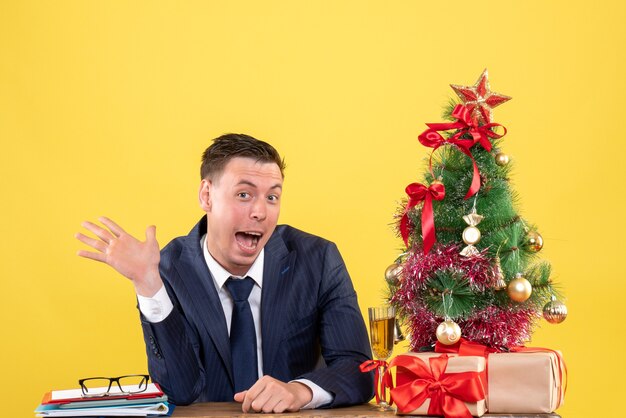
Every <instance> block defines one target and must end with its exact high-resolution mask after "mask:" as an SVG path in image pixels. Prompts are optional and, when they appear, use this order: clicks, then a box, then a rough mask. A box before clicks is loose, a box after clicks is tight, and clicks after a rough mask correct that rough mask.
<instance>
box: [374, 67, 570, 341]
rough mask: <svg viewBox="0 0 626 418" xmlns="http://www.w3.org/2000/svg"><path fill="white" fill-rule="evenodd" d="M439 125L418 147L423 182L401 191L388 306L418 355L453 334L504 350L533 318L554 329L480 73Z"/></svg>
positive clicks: (534, 240)
mask: <svg viewBox="0 0 626 418" xmlns="http://www.w3.org/2000/svg"><path fill="white" fill-rule="evenodd" d="M452 88H453V89H454V91H455V92H456V93H457V95H458V96H459V98H460V99H461V102H462V103H455V102H451V103H450V105H449V106H448V108H447V109H446V111H445V112H444V117H445V118H446V119H448V120H449V121H450V122H448V123H429V124H427V126H428V129H427V130H426V131H424V132H423V133H422V134H421V135H420V136H419V142H420V143H421V144H422V145H424V146H427V147H430V148H433V151H432V153H431V156H430V159H429V162H428V170H427V171H426V173H425V179H424V180H425V181H424V184H420V183H412V184H410V185H408V186H407V187H406V192H407V195H408V199H406V200H405V201H404V202H403V205H402V207H401V208H399V211H398V215H397V218H398V230H399V232H400V235H401V236H402V238H403V240H404V243H405V245H406V250H405V252H403V253H402V254H401V255H400V257H398V260H396V262H395V263H394V264H392V265H391V266H389V268H388V269H387V271H386V272H385V277H386V280H387V282H388V284H389V290H390V301H391V303H392V304H393V305H394V306H395V307H396V310H397V312H398V317H399V319H400V321H401V322H402V323H404V324H405V325H406V326H407V328H408V330H409V332H410V336H411V344H410V348H411V349H412V350H413V351H418V350H419V349H423V348H424V347H432V345H433V344H434V343H435V342H436V341H437V340H438V341H439V342H440V343H442V344H446V345H451V344H454V343H456V342H457V341H458V340H459V339H460V337H461V335H462V336H463V337H464V338H466V339H468V340H470V341H475V342H478V343H481V344H484V345H487V346H489V347H493V348H497V349H505V350H506V349H507V348H510V347H513V346H520V345H524V344H525V343H526V342H527V341H529V340H530V335H531V332H532V328H533V326H534V325H535V324H536V322H537V321H538V319H539V318H540V317H541V315H542V313H543V316H544V318H545V319H546V320H548V321H549V322H551V323H558V322H561V321H563V320H564V319H565V317H566V315H567V309H566V307H565V305H564V304H563V303H561V302H560V301H558V300H557V298H556V297H557V293H556V290H555V288H554V286H553V283H552V281H551V279H550V265H549V264H548V263H547V262H542V261H539V260H537V256H538V254H537V253H538V252H539V251H540V250H541V248H542V246H543V239H542V237H541V235H540V234H539V232H537V228H536V227H535V226H534V225H533V224H531V223H529V222H527V221H525V220H524V219H523V218H522V217H521V216H520V215H519V213H518V210H517V209H516V205H515V201H516V198H515V193H514V192H513V190H512V189H511V186H510V183H509V175H510V171H511V164H510V163H509V157H508V156H507V155H506V154H504V153H503V152H502V151H501V150H500V144H501V142H502V137H503V136H504V135H505V134H506V129H505V128H504V127H503V126H502V125H499V124H497V123H494V122H493V121H492V109H493V108H494V107H496V106H498V105H500V104H502V103H504V102H506V101H507V100H509V99H510V97H508V96H504V95H500V94H497V93H495V92H492V91H491V90H490V87H489V80H488V74H487V70H485V71H484V72H483V73H482V75H481V76H480V77H479V79H478V81H477V82H476V84H475V85H473V86H459V85H452Z"/></svg>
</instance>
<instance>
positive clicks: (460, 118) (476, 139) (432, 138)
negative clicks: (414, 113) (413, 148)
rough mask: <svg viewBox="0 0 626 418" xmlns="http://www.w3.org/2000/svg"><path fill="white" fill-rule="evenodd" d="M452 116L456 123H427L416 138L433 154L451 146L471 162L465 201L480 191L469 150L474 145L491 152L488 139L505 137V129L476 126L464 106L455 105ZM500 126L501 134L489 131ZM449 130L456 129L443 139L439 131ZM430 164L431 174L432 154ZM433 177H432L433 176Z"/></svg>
mask: <svg viewBox="0 0 626 418" xmlns="http://www.w3.org/2000/svg"><path fill="white" fill-rule="evenodd" d="M452 116H453V117H454V118H456V122H451V123H427V124H426V126H428V128H429V129H427V130H425V131H424V132H422V133H421V134H420V135H419V136H418V140H419V141H420V143H421V144H422V145H424V146H427V147H430V148H433V151H432V152H433V153H434V152H435V150H437V148H439V147H440V146H442V145H444V144H452V145H455V146H456V147H458V148H459V150H460V151H461V152H462V153H463V154H465V155H467V156H468V157H469V158H470V159H471V160H472V166H473V171H474V173H473V176H472V183H471V184H470V187H469V190H468V191H467V194H466V195H465V199H468V198H470V197H472V196H473V195H475V194H476V193H477V192H478V190H479V189H480V172H479V171H478V166H477V165H476V160H474V157H473V156H472V152H471V151H470V148H471V147H472V146H474V145H475V144H476V143H480V145H481V146H482V147H483V148H484V149H486V150H487V151H491V141H490V140H489V138H502V137H503V136H504V135H506V128H505V127H504V126H502V125H500V124H499V123H487V124H485V125H481V126H479V125H478V122H477V121H476V120H474V119H472V117H471V112H470V111H469V109H468V108H467V107H465V106H464V105H460V104H459V105H456V107H455V108H454V110H453V111H452ZM496 126H501V127H502V128H503V129H504V133H503V134H497V133H495V132H494V131H492V130H491V128H493V127H496ZM451 129H458V132H457V133H455V134H454V135H453V136H452V137H451V138H444V137H443V136H442V135H441V134H440V133H439V131H448V130H451ZM465 134H469V135H471V136H472V139H469V138H467V139H466V138H463V136H464V135H465ZM430 158H431V162H430V163H429V168H430V172H431V174H432V153H431V154H430ZM433 177H434V175H433Z"/></svg>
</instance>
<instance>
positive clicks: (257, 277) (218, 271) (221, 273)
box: [200, 234, 265, 289]
mask: <svg viewBox="0 0 626 418" xmlns="http://www.w3.org/2000/svg"><path fill="white" fill-rule="evenodd" d="M200 246H201V247H202V253H203V254H204V260H205V261H206V264H207V266H208V267H209V271H210V272H211V275H213V279H214V280H215V283H216V284H217V286H218V288H220V289H221V288H222V287H223V286H224V283H226V280H228V279H229V278H230V277H240V276H235V275H233V274H230V273H229V272H228V271H227V270H226V269H225V268H224V267H222V266H221V265H220V263H218V262H217V261H216V260H215V258H213V256H212V255H211V253H210V252H209V250H208V248H207V246H206V234H204V235H203V236H202V238H201V239H200ZM264 262H265V248H263V249H261V252H260V253H259V255H258V257H257V258H256V260H254V263H252V266H250V270H248V272H247V273H246V274H244V275H243V276H241V277H250V278H251V279H252V280H254V282H255V283H256V284H257V285H258V286H259V287H260V288H263V266H264V264H265V263H264Z"/></svg>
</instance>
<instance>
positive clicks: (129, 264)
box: [75, 216, 163, 297]
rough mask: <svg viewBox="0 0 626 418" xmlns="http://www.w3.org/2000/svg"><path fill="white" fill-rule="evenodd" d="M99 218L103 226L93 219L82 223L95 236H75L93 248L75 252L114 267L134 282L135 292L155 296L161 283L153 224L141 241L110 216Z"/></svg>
mask: <svg viewBox="0 0 626 418" xmlns="http://www.w3.org/2000/svg"><path fill="white" fill-rule="evenodd" d="M98 220H99V221H100V222H101V223H102V224H103V225H104V226H105V227H106V228H103V227H101V226H99V225H96V224H94V223H92V222H83V223H82V226H83V227H84V228H85V229H87V230H89V231H90V232H92V233H93V234H94V235H95V236H96V237H97V238H92V237H89V236H87V235H83V234H82V233H80V232H79V233H77V234H76V235H75V237H76V239H78V240H79V241H81V242H82V243H84V244H86V245H88V246H89V247H91V248H93V249H94V250H96V251H88V250H80V251H78V255H79V256H81V257H85V258H90V259H92V260H96V261H100V262H102V263H106V264H108V265H109V266H111V267H113V268H114V269H115V270H116V271H117V272H118V273H120V274H121V275H123V276H125V277H127V278H128V279H130V280H131V281H132V282H133V284H134V285H135V290H136V291H137V294H138V295H141V296H146V297H151V296H154V294H155V293H157V292H158V291H159V289H160V288H161V286H163V281H162V280H161V276H160V274H159V260H160V257H161V254H160V251H159V244H158V242H157V240H156V227H155V226H149V227H148V228H147V229H146V240H145V241H143V242H142V241H139V240H138V239H136V238H135V237H133V236H132V235H129V234H128V233H126V232H125V231H124V230H123V229H122V228H121V227H120V226H119V225H117V224H116V223H115V222H113V221H112V220H110V219H109V218H106V217H104V216H103V217H100V218H98Z"/></svg>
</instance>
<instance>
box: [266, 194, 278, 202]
mask: <svg viewBox="0 0 626 418" xmlns="http://www.w3.org/2000/svg"><path fill="white" fill-rule="evenodd" d="M267 200H269V201H271V202H275V201H277V200H278V196H276V195H270V196H268V197H267Z"/></svg>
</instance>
